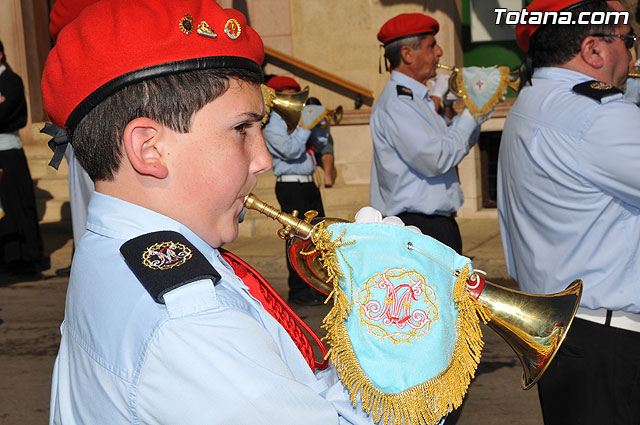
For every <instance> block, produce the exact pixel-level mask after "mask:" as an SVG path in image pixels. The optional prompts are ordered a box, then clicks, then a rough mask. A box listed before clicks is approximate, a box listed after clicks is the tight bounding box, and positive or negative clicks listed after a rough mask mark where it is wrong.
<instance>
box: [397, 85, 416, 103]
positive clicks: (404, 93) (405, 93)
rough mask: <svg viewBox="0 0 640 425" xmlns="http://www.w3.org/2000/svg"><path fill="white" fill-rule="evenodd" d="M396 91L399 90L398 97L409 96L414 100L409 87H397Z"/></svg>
mask: <svg viewBox="0 0 640 425" xmlns="http://www.w3.org/2000/svg"><path fill="white" fill-rule="evenodd" d="M396 90H398V96H409V97H410V98H411V100H413V92H412V91H411V89H410V88H409V87H405V86H396Z"/></svg>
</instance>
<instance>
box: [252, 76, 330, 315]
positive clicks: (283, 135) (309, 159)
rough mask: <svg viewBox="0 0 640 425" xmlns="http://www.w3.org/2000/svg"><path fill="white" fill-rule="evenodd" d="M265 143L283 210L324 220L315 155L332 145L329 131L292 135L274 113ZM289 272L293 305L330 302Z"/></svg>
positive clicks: (288, 86)
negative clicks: (310, 212)
mask: <svg viewBox="0 0 640 425" xmlns="http://www.w3.org/2000/svg"><path fill="white" fill-rule="evenodd" d="M266 85H267V86H268V87H271V88H272V89H274V90H275V91H276V92H279V93H284V94H293V93H297V92H299V91H300V84H298V82H297V81H296V80H294V79H293V78H291V77H287V76H285V75H276V76H274V77H272V78H270V79H269V80H268V81H267V83H266ZM264 141H265V142H266V144H267V149H269V152H270V153H271V159H272V160H273V174H274V175H275V176H276V198H277V199H278V203H279V204H280V209H281V210H282V211H284V212H286V213H289V214H291V212H293V210H297V211H298V212H299V213H300V214H301V215H302V214H304V213H305V212H307V211H310V210H315V211H317V212H318V216H319V217H324V216H325V214H324V206H323V205H322V197H321V195H320V190H319V189H318V186H316V184H315V183H314V181H313V173H314V172H315V171H316V165H317V164H316V156H315V152H317V151H322V150H323V149H325V148H326V147H327V146H328V145H329V130H328V129H327V128H321V127H319V126H315V127H313V128H304V127H303V126H302V125H300V124H298V125H297V126H296V128H295V129H294V130H293V132H292V133H291V134H288V133H287V123H286V122H285V121H284V119H283V118H282V117H281V116H280V114H279V113H278V112H277V111H271V114H270V115H269V121H268V122H267V124H266V125H265V127H264ZM287 269H288V270H289V278H288V280H287V282H288V284H289V302H290V303H293V304H299V305H319V304H322V302H323V301H324V300H325V299H326V297H325V296H324V295H323V294H321V293H320V292H318V291H316V290H315V289H313V288H312V287H311V286H309V284H307V283H306V282H305V281H304V280H302V278H301V277H300V276H299V275H298V273H296V271H295V270H294V269H293V267H291V264H290V262H289V258H288V257H287Z"/></svg>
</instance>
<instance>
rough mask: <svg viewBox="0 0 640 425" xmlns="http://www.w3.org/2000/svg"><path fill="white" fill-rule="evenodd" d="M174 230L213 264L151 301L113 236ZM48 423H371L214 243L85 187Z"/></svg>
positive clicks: (122, 239)
mask: <svg viewBox="0 0 640 425" xmlns="http://www.w3.org/2000/svg"><path fill="white" fill-rule="evenodd" d="M158 230H172V231H176V232H179V233H181V234H183V235H184V236H185V237H186V238H187V239H188V240H189V241H190V242H191V243H192V244H193V245H194V246H195V247H196V248H197V249H198V250H200V251H201V252H202V254H203V255H204V256H205V258H207V259H208V261H209V262H210V263H211V264H212V265H213V266H214V268H215V269H216V270H217V271H218V273H220V275H221V277H222V278H221V280H220V281H219V283H218V284H217V285H215V286H214V285H213V284H212V282H211V280H209V279H204V280H199V281H195V282H192V283H190V284H187V285H184V286H181V287H179V288H178V289H175V290H173V291H171V292H169V293H167V294H166V295H164V299H165V301H166V305H162V304H158V303H156V302H155V301H154V299H153V298H152V297H151V296H150V295H149V294H148V293H147V291H146V290H145V289H144V287H143V286H142V284H141V283H140V282H139V281H138V279H137V278H136V277H135V275H134V274H133V273H132V272H131V271H130V269H129V267H128V266H127V265H126V263H125V261H124V259H123V257H122V256H121V254H120V251H119V248H120V246H121V245H122V244H123V243H124V242H126V241H127V240H129V239H131V238H134V237H136V236H139V235H141V234H145V233H148V232H151V231H158ZM60 329H61V333H62V340H61V343H60V351H59V353H58V357H57V359H56V362H55V366H54V372H53V383H52V392H51V413H50V415H51V416H50V423H51V424H65V425H73V424H110V425H113V424H145V425H147V424H171V425H174V424H189V425H195V424H208V425H211V424H225V425H226V424H278V425H281V424H296V425H298V424H318V425H320V424H322V425H326V424H369V423H371V420H370V418H369V417H367V416H366V415H365V413H364V412H363V411H362V410H361V408H360V407H358V408H353V407H352V406H351V404H350V402H349V396H348V394H347V393H346V391H345V390H344V389H343V386H342V383H341V382H340V381H338V379H337V377H336V373H335V369H333V368H329V369H327V370H326V371H321V372H317V373H316V374H314V373H313V372H312V371H311V369H310V368H309V366H308V364H307V363H306V361H305V360H304V358H303V357H302V355H301V354H300V352H299V351H298V348H297V347H296V345H295V343H294V342H293V341H292V340H291V338H290V337H289V335H288V334H287V332H286V330H285V329H284V328H282V326H280V324H279V323H278V322H277V321H276V320H275V319H273V318H272V316H271V315H270V314H269V313H267V312H266V311H265V310H264V308H263V307H262V306H261V304H260V303H259V302H258V301H256V300H255V299H254V298H253V297H252V296H251V295H249V293H248V290H247V287H246V286H245V285H244V284H243V283H242V281H241V280H240V279H239V278H238V277H236V276H235V275H234V273H233V271H232V269H231V267H229V266H228V264H227V263H226V262H225V261H224V260H223V259H221V257H220V255H219V253H218V251H217V250H215V249H213V248H211V247H210V246H208V245H207V244H206V243H205V242H204V241H202V240H201V239H200V238H199V237H198V236H196V235H195V234H194V233H193V232H191V231H190V230H189V229H188V228H186V227H185V226H183V225H182V224H180V223H178V222H176V221H174V220H172V219H170V218H168V217H166V216H163V215H160V214H157V213H155V212H153V211H150V210H147V209H145V208H142V207H140V206H137V205H133V204H130V203H127V202H124V201H122V200H118V199H115V198H112V197H109V196H106V195H103V194H99V193H94V194H93V195H92V198H91V201H90V204H89V216H88V220H87V232H85V234H84V235H83V237H82V239H81V241H80V243H79V244H78V249H77V250H76V252H75V254H74V259H73V266H72V271H71V279H70V282H69V288H68V292H67V301H66V311H65V320H64V322H63V323H62V326H61V328H60Z"/></svg>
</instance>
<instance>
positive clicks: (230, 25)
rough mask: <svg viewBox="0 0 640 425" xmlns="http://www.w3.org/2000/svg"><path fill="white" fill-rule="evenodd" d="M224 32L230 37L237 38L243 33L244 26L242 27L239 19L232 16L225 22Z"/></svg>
mask: <svg viewBox="0 0 640 425" xmlns="http://www.w3.org/2000/svg"><path fill="white" fill-rule="evenodd" d="M224 32H225V33H226V34H227V35H228V36H229V38H230V39H232V40H235V39H236V38H238V37H240V34H241V33H242V28H241V27H240V22H238V21H237V20H235V19H233V18H230V19H229V20H227V22H226V23H225V24H224Z"/></svg>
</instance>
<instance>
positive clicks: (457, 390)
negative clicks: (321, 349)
mask: <svg viewBox="0 0 640 425" xmlns="http://www.w3.org/2000/svg"><path fill="white" fill-rule="evenodd" d="M343 234H344V233H343ZM341 238H342V235H340V237H338V238H337V239H335V240H334V241H333V242H332V241H331V233H329V232H328V231H326V229H325V231H324V232H317V233H316V237H315V238H314V240H313V243H314V245H315V249H314V251H313V252H318V253H320V255H321V261H322V264H323V266H324V268H325V269H326V271H327V273H328V275H329V282H328V283H329V284H331V285H332V286H333V293H332V294H333V296H334V306H333V308H332V309H331V311H330V312H329V314H328V315H327V316H326V317H325V319H324V321H323V327H324V328H325V329H326V330H327V336H326V337H325V339H326V340H327V342H328V343H329V346H330V349H329V352H328V353H327V356H328V357H330V358H331V362H332V363H333V365H334V366H335V368H336V370H337V372H338V377H339V378H340V380H341V381H342V383H343V385H344V386H345V387H346V388H347V389H348V390H349V394H350V398H351V403H352V404H353V405H354V406H355V405H356V403H357V398H356V397H357V395H358V394H360V400H361V402H362V407H363V409H364V410H365V412H366V413H367V414H371V415H373V419H374V421H375V422H379V421H381V420H382V422H381V423H382V424H384V425H402V424H408V423H411V424H412V425H434V424H437V423H438V421H440V419H442V417H443V416H444V415H445V414H447V413H449V412H451V411H453V409H456V408H458V407H460V405H461V404H462V400H463V398H464V396H465V394H466V393H467V389H468V387H469V383H470V382H471V379H472V378H473V377H474V376H475V372H476V369H477V367H478V363H479V362H480V356H481V352H482V346H483V342H482V330H481V329H480V320H482V321H483V322H484V323H487V322H488V321H489V319H490V313H489V310H488V308H487V307H486V305H484V304H481V303H479V302H478V301H477V300H475V299H474V298H473V297H472V296H471V295H469V293H468V292H467V289H466V288H467V280H468V279H469V267H468V266H465V268H464V269H463V270H461V271H460V273H459V275H458V277H457V279H456V282H455V285H454V291H453V298H454V302H455V304H456V307H457V309H458V317H457V319H456V330H457V335H458V338H457V341H456V344H455V346H454V349H453V353H452V356H451V360H450V361H449V364H448V365H447V367H446V368H445V369H444V370H443V371H442V372H441V373H440V374H438V375H437V376H435V377H433V378H432V379H430V380H428V381H426V382H423V383H421V384H418V385H415V386H413V387H411V388H408V389H407V390H404V391H402V392H399V393H395V394H394V393H384V392H382V391H380V390H378V388H376V387H375V386H374V385H373V384H372V383H371V381H370V380H369V378H368V377H367V375H366V374H365V372H364V371H363V370H362V368H361V367H360V363H359V362H358V358H357V357H356V355H355V353H354V351H353V347H352V345H351V340H350V338H349V334H348V333H347V328H346V324H345V320H346V319H347V317H348V316H349V314H350V313H351V310H352V307H353V306H352V302H350V300H348V299H347V296H346V294H345V293H344V291H343V290H342V289H341V288H340V283H341V281H344V282H345V283H346V279H345V276H344V273H343V271H341V270H340V268H339V266H338V261H337V255H338V253H339V252H340V255H342V254H341V250H340V247H341V246H343V245H346V244H345V243H342V242H341ZM350 243H354V242H350Z"/></svg>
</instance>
